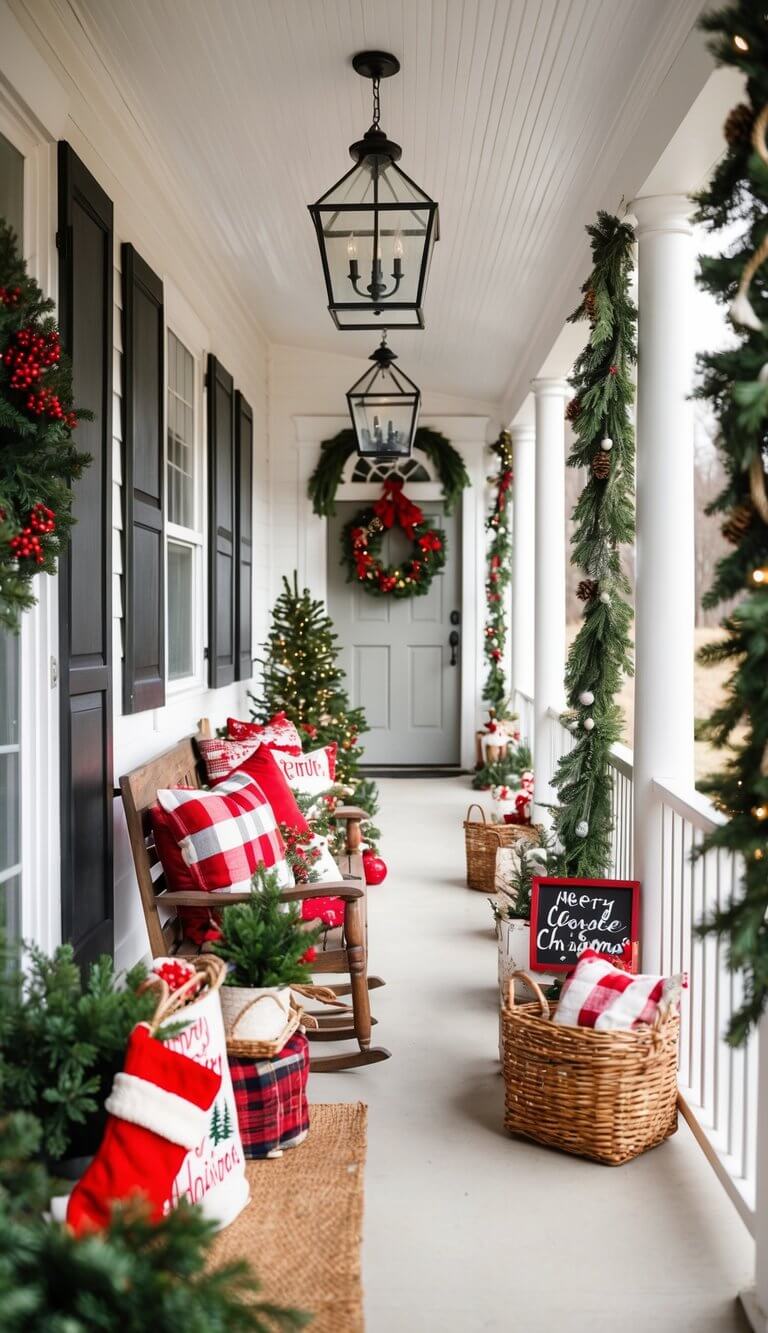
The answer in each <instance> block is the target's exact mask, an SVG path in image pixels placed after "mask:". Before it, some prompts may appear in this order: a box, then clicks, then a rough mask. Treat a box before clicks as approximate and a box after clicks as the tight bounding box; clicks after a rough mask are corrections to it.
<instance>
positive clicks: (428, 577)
mask: <svg viewBox="0 0 768 1333" xmlns="http://www.w3.org/2000/svg"><path fill="white" fill-rule="evenodd" d="M396 527H397V528H400V529H401V530H402V532H403V534H404V536H405V537H407V539H408V541H410V542H413V554H412V555H410V556H407V557H406V558H405V559H404V560H400V561H399V563H398V564H396V565H384V564H383V563H382V561H381V560H379V559H377V553H378V551H379V550H380V549H381V543H382V541H383V540H384V533H385V532H388V531H390V530H391V529H392V528H396ZM341 544H342V552H343V563H344V564H346V566H347V578H348V581H349V582H350V583H355V582H357V583H359V584H360V586H361V587H362V588H363V589H364V591H365V592H367V593H370V595H371V596H372V597H382V596H384V597H386V596H392V597H419V596H422V595H423V594H424V593H425V592H428V591H429V587H430V584H431V583H432V580H433V578H434V577H435V574H439V572H440V570H441V569H442V568H443V566H444V564H445V533H444V532H443V531H442V529H441V528H435V527H433V526H432V520H431V519H429V518H427V516H426V515H425V513H424V511H423V510H422V509H420V508H419V506H418V505H416V504H414V503H413V501H412V500H409V499H408V497H407V496H406V495H404V494H403V483H402V481H401V480H400V479H399V478H398V477H393V478H392V479H391V480H390V481H387V482H385V483H384V490H383V493H382V496H381V499H379V500H377V501H376V503H375V504H374V505H373V506H372V507H371V508H370V509H364V510H361V512H360V513H358V514H356V515H355V517H354V518H353V519H352V520H351V522H350V523H348V524H347V525H346V527H345V528H344V532H343V535H342V539H341Z"/></svg>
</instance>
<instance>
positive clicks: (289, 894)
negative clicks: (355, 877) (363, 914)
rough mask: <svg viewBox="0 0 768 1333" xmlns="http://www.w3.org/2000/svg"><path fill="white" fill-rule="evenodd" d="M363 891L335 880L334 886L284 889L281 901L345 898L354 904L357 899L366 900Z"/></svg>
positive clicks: (314, 885)
mask: <svg viewBox="0 0 768 1333" xmlns="http://www.w3.org/2000/svg"><path fill="white" fill-rule="evenodd" d="M364 897H365V894H364V892H363V890H362V889H355V888H353V887H352V885H351V884H343V883H341V882H340V881H337V880H334V882H333V883H332V884H297V885H296V887H295V888H294V889H283V892H282V893H281V894H280V900H281V902H284V903H292V902H301V901H303V900H308V899H312V898H343V899H345V901H347V902H354V901H355V899H356V898H364Z"/></svg>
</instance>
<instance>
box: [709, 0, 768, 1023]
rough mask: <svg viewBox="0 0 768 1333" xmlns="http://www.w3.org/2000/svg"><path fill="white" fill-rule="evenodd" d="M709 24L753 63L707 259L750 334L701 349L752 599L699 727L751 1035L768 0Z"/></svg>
mask: <svg viewBox="0 0 768 1333" xmlns="http://www.w3.org/2000/svg"><path fill="white" fill-rule="evenodd" d="M701 26H702V27H703V28H704V29H705V30H706V31H708V32H710V33H711V34H712V39H711V42H710V49H711V50H712V53H713V54H714V56H715V58H716V60H717V61H718V63H719V64H722V65H733V66H735V67H736V68H737V69H738V70H740V71H741V73H742V74H744V75H745V76H746V80H747V85H746V92H747V101H746V102H744V103H741V104H740V105H739V106H737V107H734V109H733V110H732V111H731V112H730V114H729V116H728V118H727V120H726V122H725V126H724V134H725V138H726V140H727V143H728V151H727V152H726V153H725V155H724V156H723V158H722V159H721V161H720V163H719V165H718V167H717V169H716V171H715V173H714V175H713V177H712V180H711V182H710V185H709V187H708V189H706V190H705V191H703V192H702V194H701V195H700V196H699V198H698V200H697V202H698V206H699V208H698V215H697V221H699V222H701V223H703V224H704V225H705V226H707V227H709V228H710V229H711V230H713V231H717V230H719V229H720V228H722V227H725V226H727V225H728V224H738V225H739V226H740V228H741V239H740V240H739V241H738V242H737V243H736V244H730V245H729V246H728V248H727V250H725V251H724V252H723V253H722V254H720V255H717V256H714V257H711V258H702V259H701V261H700V272H699V282H700V284H701V286H702V287H704V288H705V289H706V290H707V291H709V292H711V293H712V294H713V295H714V296H716V297H717V299H718V300H720V301H723V302H725V303H730V316H731V320H732V322H733V324H734V326H735V327H736V331H737V333H738V335H739V342H738V345H736V346H734V345H731V346H730V347H729V348H727V349H726V350H725V351H722V352H706V353H703V354H701V355H700V356H699V369H700V372H701V380H700V384H699V387H698V389H697V396H698V397H700V398H705V399H707V400H708V401H709V402H710V404H711V406H712V408H713V409H714V412H715V414H716V416H717V419H718V432H717V441H716V442H717V447H718V449H719V451H720V457H721V460H722V463H723V466H724V469H725V473H726V482H725V486H724V489H723V491H722V493H721V494H720V495H719V496H718V497H717V499H716V500H715V501H714V503H713V504H712V506H711V510H710V512H725V513H726V515H727V516H726V519H725V521H724V523H723V528H722V530H723V535H724V536H725V537H726V538H727V540H728V541H729V542H730V543H731V544H732V546H733V550H732V551H731V552H730V553H729V554H728V555H726V556H725V557H724V558H723V559H722V560H721V561H720V563H719V564H718V566H717V571H716V573H715V579H714V583H713V585H712V587H711V588H710V590H709V592H708V593H707V594H706V596H705V598H704V605H705V606H716V605H717V604H718V603H720V602H730V601H732V599H733V598H736V597H739V598H740V599H741V600H740V601H739V603H738V605H737V606H736V608H735V610H732V611H731V612H730V614H728V615H727V616H726V618H725V620H724V621H723V626H724V628H725V629H726V631H727V637H726V638H724V639H722V640H719V641H718V642H716V643H711V644H708V645H707V646H706V647H705V648H704V649H703V650H702V651H701V653H700V660H701V661H702V662H704V663H720V662H731V663H732V664H733V667H734V670H733V674H732V675H731V677H730V679H729V680H728V683H727V686H726V697H725V700H724V702H723V703H722V705H721V706H720V707H719V708H716V709H715V711H714V713H713V714H712V716H711V717H710V718H708V719H707V720H706V722H705V723H703V724H702V725H701V726H700V729H699V734H700V735H702V736H706V738H707V739H709V740H710V741H712V742H713V744H714V745H715V746H717V747H718V748H727V751H728V754H727V758H726V759H725V760H724V762H723V764H722V767H721V769H720V771H719V772H718V773H716V774H714V775H713V776H712V777H710V778H709V779H708V780H707V782H706V783H703V782H702V783H701V784H700V785H701V787H702V789H703V790H705V791H707V792H709V793H710V794H711V795H712V797H713V799H714V801H715V804H716V805H717V806H718V808H719V809H720V810H722V811H723V812H724V813H725V814H727V816H728V819H727V822H726V823H724V824H722V825H720V826H719V827H717V828H716V829H715V830H714V831H713V832H712V833H710V834H709V835H708V836H707V837H706V838H705V839H704V842H703V844H702V846H701V848H700V849H699V854H701V853H702V852H705V851H707V850H708V849H709V848H718V849H719V848H723V849H724V850H725V851H728V852H731V853H736V854H738V855H741V856H742V857H743V858H744V869H743V874H742V877H741V884H740V886H739V890H738V892H737V893H736V894H735V895H734V897H733V898H732V900H731V901H730V902H729V903H727V904H725V905H724V906H723V907H721V908H720V909H719V910H718V911H716V912H714V913H713V914H712V916H711V917H710V918H709V919H708V920H707V921H706V922H705V923H704V924H703V926H702V927H701V933H702V934H705V935H706V934H714V935H717V936H720V937H722V938H723V939H724V940H725V941H726V942H727V947H728V961H729V965H730V967H731V968H732V969H733V970H734V971H739V972H741V973H742V976H743V980H744V998H743V1003H742V1004H741V1007H740V1008H739V1009H738V1010H737V1011H736V1012H735V1013H734V1014H733V1017H732V1019H731V1023H730V1026H729V1029H728V1040H729V1041H730V1042H731V1043H732V1044H733V1045H735V1046H738V1045H740V1044H741V1043H742V1042H744V1041H745V1040H746V1038H747V1036H748V1034H749V1031H750V1029H751V1028H752V1026H753V1025H754V1024H756V1023H757V1021H758V1019H759V1017H760V1015H761V1013H762V1012H763V1010H764V1009H765V1007H766V1003H768V686H767V685H766V682H768V498H766V475H765V463H766V440H768V324H767V321H768V272H767V271H766V269H765V267H764V261H765V258H766V253H768V245H767V244H766V236H768V148H767V147H766V138H765V132H766V123H768V25H766V21H765V6H764V5H756V4H754V3H753V2H752V0H740V3H738V4H735V5H731V6H729V7H728V8H726V9H722V10H720V11H718V12H717V13H714V14H709V15H707V16H706V17H705V18H704V19H703V20H702V23H701Z"/></svg>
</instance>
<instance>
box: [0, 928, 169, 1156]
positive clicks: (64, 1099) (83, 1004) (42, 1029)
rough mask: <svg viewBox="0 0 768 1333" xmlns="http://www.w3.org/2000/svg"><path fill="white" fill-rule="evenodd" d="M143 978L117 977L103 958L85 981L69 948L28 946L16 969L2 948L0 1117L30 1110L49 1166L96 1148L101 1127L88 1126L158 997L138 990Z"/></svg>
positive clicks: (138, 974)
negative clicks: (49, 951)
mask: <svg viewBox="0 0 768 1333" xmlns="http://www.w3.org/2000/svg"><path fill="white" fill-rule="evenodd" d="M146 975H147V973H146V969H145V968H144V967H143V966H138V967H134V968H132V969H131V970H130V971H129V972H127V973H126V974H125V975H124V976H123V977H122V978H118V977H116V975H115V971H114V967H113V965H112V960H111V958H108V957H106V956H104V957H102V958H100V959H99V960H98V961H97V962H95V963H93V964H92V965H91V967H90V969H89V971H88V974H87V977H86V979H85V981H84V980H83V976H82V974H81V971H80V968H79V967H78V966H77V964H76V963H75V960H74V956H73V953H72V949H71V947H70V946H69V945H62V946H61V947H60V948H58V949H56V951H55V952H54V953H53V955H52V956H51V957H50V958H49V957H48V956H47V955H46V954H44V953H43V952H42V950H40V949H37V948H35V947H31V946H30V947H28V948H27V949H26V965H25V967H24V969H23V970H22V966H21V960H20V959H19V958H18V957H14V956H13V955H12V954H11V952H10V950H9V949H8V948H7V947H6V946H5V945H0V1114H7V1113H8V1112H16V1111H34V1112H35V1115H36V1116H37V1117H38V1119H39V1122H40V1125H41V1131H42V1138H41V1142H42V1145H43V1151H44V1153H45V1156H46V1157H47V1158H48V1159H49V1160H50V1161H56V1160H58V1159H60V1158H63V1157H64V1156H66V1155H67V1154H68V1153H72V1154H73V1155H78V1156H80V1155H82V1156H86V1155H88V1154H90V1153H92V1152H93V1151H94V1149H95V1147H96V1146H97V1144H98V1137H99V1136H100V1124H99V1125H96V1127H95V1129H94V1128H93V1125H92V1122H93V1120H94V1118H96V1119H98V1118H99V1117H100V1116H101V1114H102V1103H103V1101H104V1098H105V1096H106V1095H107V1092H108V1090H109V1086H110V1084H111V1081H112V1077H113V1075H114V1073H115V1072H116V1071H117V1070H118V1069H119V1068H120V1067H121V1064H122V1058H123V1052H124V1051H125V1046H126V1042H127V1040H128V1035H129V1033H130V1031H131V1029H132V1028H133V1027H135V1025H136V1023H139V1022H141V1021H142V1020H144V1019H147V1018H150V1017H151V1015H152V1014H153V1012H154V1010H155V1008H156V1005H157V995H156V994H154V995H153V994H152V993H147V994H144V995H137V993H136V991H137V988H138V986H139V985H140V983H141V982H142V981H143V980H144V979H145V977H146ZM94 1133H95V1136H96V1143H94V1142H92V1141H90V1140H92V1138H93V1134H94ZM78 1139H81V1140H84V1142H83V1144H82V1150H78V1145H77V1140H78ZM73 1149H74V1151H73Z"/></svg>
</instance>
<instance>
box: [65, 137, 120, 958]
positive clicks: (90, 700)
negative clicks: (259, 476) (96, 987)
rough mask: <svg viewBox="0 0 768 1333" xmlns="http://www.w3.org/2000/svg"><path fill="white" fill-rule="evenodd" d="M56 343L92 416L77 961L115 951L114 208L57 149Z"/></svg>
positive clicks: (75, 582)
mask: <svg viewBox="0 0 768 1333" xmlns="http://www.w3.org/2000/svg"><path fill="white" fill-rule="evenodd" d="M58 244H59V282H60V315H61V330H62V341H63V343H64V347H65V348H66V350H67V351H68V352H69V354H70V356H71V357H72V370H73V383H74V397H75V402H76V403H77V404H78V405H80V406H82V407H88V408H90V410H91V411H92V412H93V420H92V421H83V422H81V423H80V425H79V426H78V430H77V444H78V447H79V448H81V449H83V450H84V452H86V453H88V454H90V456H91V462H90V464H89V466H88V467H87V468H86V469H85V471H84V473H83V475H82V477H81V478H80V479H79V480H78V481H76V482H75V483H74V485H73V497H72V511H73V514H74V517H75V518H76V520H77V522H76V524H75V526H74V528H73V529H72V537H71V540H70V544H69V548H68V550H67V552H66V553H65V555H64V556H63V557H62V559H61V562H60V565H59V651H60V657H61V687H60V688H61V894H62V930H63V937H64V939H65V940H68V941H70V942H71V943H72V944H73V945H74V948H75V955H76V957H77V959H78V962H80V963H88V962H90V961H91V960H92V959H93V958H95V957H97V956H98V955H99V954H100V953H111V952H112V947H113V910H112V901H113V883H112V791H113V772H112V274H113V268H114V257H113V248H112V204H111V202H110V200H109V199H108V198H107V196H106V195H105V194H104V192H103V190H102V189H101V188H100V186H99V185H98V184H97V182H96V181H95V180H94V178H93V177H92V176H91V175H90V173H89V172H88V171H87V170H86V169H85V167H84V166H83V164H82V162H81V161H80V160H79V158H78V157H77V156H76V155H75V154H74V153H73V152H72V150H71V148H70V147H69V145H68V144H65V143H61V144H59V232H58Z"/></svg>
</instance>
